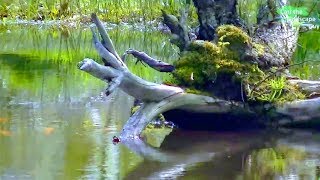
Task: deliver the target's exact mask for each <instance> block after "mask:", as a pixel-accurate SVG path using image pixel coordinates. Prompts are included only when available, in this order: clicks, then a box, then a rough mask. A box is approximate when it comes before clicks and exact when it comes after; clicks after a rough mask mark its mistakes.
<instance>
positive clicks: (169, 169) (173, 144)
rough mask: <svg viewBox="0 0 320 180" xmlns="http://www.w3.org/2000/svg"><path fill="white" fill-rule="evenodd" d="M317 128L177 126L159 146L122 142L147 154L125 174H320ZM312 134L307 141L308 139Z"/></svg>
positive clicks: (223, 176) (298, 176)
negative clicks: (222, 129)
mask: <svg viewBox="0 0 320 180" xmlns="http://www.w3.org/2000/svg"><path fill="white" fill-rule="evenodd" d="M319 137H320V134H319V133H312V132H303V131H285V132H283V131H277V132H267V131H266V132H262V131H260V132H237V133H227V132H224V133H222V132H219V133H213V132H211V133H199V132H175V133H173V134H171V135H169V137H167V138H166V140H165V141H164V143H163V144H162V147H161V148H160V149H154V148H152V147H150V146H148V145H147V144H144V143H143V142H142V141H141V140H135V141H130V142H124V144H125V145H126V146H127V147H128V148H129V149H131V150H132V151H133V152H135V153H137V154H139V155H142V156H143V157H144V158H145V160H144V161H143V162H142V163H140V164H139V166H138V167H137V168H136V169H135V170H134V171H132V172H130V173H129V174H128V175H127V176H126V177H125V179H138V178H146V179H167V178H174V179H175V178H178V177H183V179H193V178H195V177H196V178H197V179H318V178H319V177H320V176H319V162H320V159H319V158H320V156H319V155H320V152H319V151H312V149H313V148H311V149H310V150H309V148H308V147H310V146H311V147H312V146H314V147H319V145H320V144H319V142H318V140H317V139H318V138H319ZM305 139H308V143H306V142H305V141H304V140H305Z"/></svg>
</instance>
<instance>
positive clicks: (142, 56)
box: [122, 49, 174, 72]
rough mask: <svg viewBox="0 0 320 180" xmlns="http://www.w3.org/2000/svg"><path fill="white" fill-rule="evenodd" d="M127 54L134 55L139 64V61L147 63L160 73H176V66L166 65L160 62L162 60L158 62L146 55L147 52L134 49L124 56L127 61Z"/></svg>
mask: <svg viewBox="0 0 320 180" xmlns="http://www.w3.org/2000/svg"><path fill="white" fill-rule="evenodd" d="M127 54H131V55H133V56H134V57H135V58H137V59H138V61H137V63H138V62H139V61H142V62H144V63H146V64H147V65H148V66H150V67H151V68H153V69H155V70H157V71H160V72H172V71H174V66H173V65H171V64H169V63H166V62H163V61H160V60H157V59H154V58H152V57H150V56H149V55H148V54H146V53H145V52H142V51H137V50H134V49H129V50H127V51H126V52H125V54H124V56H122V57H123V58H122V59H123V60H124V59H125V56H126V55H127Z"/></svg>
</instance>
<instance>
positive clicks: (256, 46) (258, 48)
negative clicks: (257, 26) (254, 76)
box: [252, 42, 265, 56]
mask: <svg viewBox="0 0 320 180" xmlns="http://www.w3.org/2000/svg"><path fill="white" fill-rule="evenodd" d="M252 46H253V48H254V49H255V50H256V51H257V53H258V55H259V56H262V55H263V54H264V53H265V47H264V46H263V45H262V44H259V43H255V42H254V43H252Z"/></svg>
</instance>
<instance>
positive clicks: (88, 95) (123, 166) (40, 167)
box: [0, 26, 320, 180]
mask: <svg viewBox="0 0 320 180" xmlns="http://www.w3.org/2000/svg"><path fill="white" fill-rule="evenodd" d="M110 34H111V37H112V39H114V43H115V45H116V48H117V49H118V51H119V52H124V51H125V50H126V49H128V48H135V49H137V50H143V51H145V52H147V53H149V54H151V55H152V56H154V57H156V58H158V59H161V60H164V61H166V62H172V61H173V60H175V59H176V58H177V56H178V52H177V49H176V48H175V47H173V46H172V45H171V44H170V43H169V40H168V37H166V36H165V35H163V34H161V33H159V32H156V31H145V29H143V28H137V27H132V26H124V27H119V28H117V27H114V28H113V29H112V30H110ZM310 34H311V35H309V36H306V37H303V38H302V39H300V44H301V45H300V48H299V49H298V52H297V53H296V55H295V60H296V61H302V60H306V59H318V60H319V46H318V45H313V46H312V45H310V43H313V41H312V42H311V41H310V40H306V39H307V38H310V39H313V40H316V39H318V40H319V39H320V38H319V37H320V36H319V32H312V33H310ZM314 46H315V47H314ZM0 47H1V48H0V179H4V180H7V179H10V180H11V179H318V178H320V150H319V149H320V141H319V140H320V133H319V132H316V131H311V130H306V131H293V130H282V131H278V132H267V131H250V132H233V133H231V132H192V131H191V132H190V131H189V132H188V131H183V130H177V131H174V132H173V133H171V134H170V135H169V136H167V137H166V138H165V140H164V141H163V143H162V144H161V146H160V148H154V147H152V146H151V145H148V144H145V143H143V142H141V141H139V140H137V141H133V142H127V143H120V144H117V145H114V144H113V143H112V137H113V136H115V135H118V134H119V132H120V131H121V128H122V126H123V124H124V123H125V121H126V120H127V119H128V117H129V115H130V108H131V106H132V105H133V99H132V98H131V97H129V96H127V95H126V94H124V93H123V92H121V91H117V92H115V93H113V94H112V95H111V97H108V98H106V97H105V96H104V95H103V90H104V88H105V84H104V83H103V82H100V81H99V80H97V79H95V78H93V77H91V76H89V75H87V74H86V73H83V72H81V71H79V70H78V69H77V66H76V64H77V63H78V62H79V61H81V60H82V59H83V58H84V57H90V58H93V59H97V60H99V58H98V55H97V54H96V52H95V50H94V48H93V46H92V43H91V33H90V31H89V30H88V28H74V29H67V28H63V27H60V28H55V27H42V26H0ZM306 48H307V49H306ZM317 48H318V49H317ZM305 51H307V52H305ZM128 64H129V67H130V69H131V70H132V71H133V72H134V73H135V74H137V75H139V76H141V77H143V78H145V79H148V80H150V81H154V82H161V81H162V80H163V79H165V78H166V77H168V75H166V74H163V73H158V72H156V71H154V70H151V69H149V68H145V67H144V66H143V65H141V64H137V65H135V61H134V59H132V58H129V59H128ZM306 67H308V68H300V69H297V68H295V69H293V71H294V72H295V74H297V75H300V76H302V77H307V78H309V79H317V78H319V77H320V75H319V76H318V73H316V72H311V71H310V69H312V68H314V69H318V67H317V65H316V64H315V63H313V64H308V65H306ZM152 134H153V135H156V136H157V137H158V135H159V137H160V134H161V132H152V133H151V135H152ZM148 138H149V137H148ZM148 142H150V144H153V145H154V144H157V145H160V142H161V139H158V138H154V137H152V136H151V138H150V139H148Z"/></svg>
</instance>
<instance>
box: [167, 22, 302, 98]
mask: <svg viewBox="0 0 320 180" xmlns="http://www.w3.org/2000/svg"><path fill="white" fill-rule="evenodd" d="M217 34H218V42H217V44H214V43H212V42H208V41H194V42H192V43H191V44H190V46H189V48H188V51H186V52H184V53H183V54H182V55H181V57H180V59H179V60H178V61H176V62H175V67H176V70H175V71H174V73H173V75H174V78H175V80H174V81H175V82H177V85H179V86H184V87H187V90H186V92H189V93H193V94H204V93H207V92H208V89H207V87H208V84H210V83H212V82H214V81H215V79H216V78H217V77H218V76H220V77H221V76H229V77H230V76H231V77H232V78H231V79H233V80H235V81H234V82H237V83H239V84H240V83H241V84H242V85H243V87H245V88H244V91H245V93H246V94H247V96H248V98H249V99H250V100H254V101H262V102H272V103H274V102H275V103H281V102H285V101H292V100H295V99H303V98H305V96H304V94H303V93H302V92H301V91H300V90H299V89H298V88H296V87H294V86H293V85H290V84H289V83H287V81H286V80H285V78H283V77H279V76H276V75H271V76H270V77H269V75H270V74H268V73H265V72H263V71H262V70H261V69H259V67H258V65H256V64H253V63H250V61H245V60H240V59H241V58H240V57H241V56H242V55H243V53H244V51H246V50H247V49H248V48H252V49H254V51H256V52H257V53H258V55H263V54H264V52H265V47H264V46H263V45H262V44H259V43H256V42H253V40H252V39H251V38H250V37H249V36H248V35H247V34H246V33H245V32H244V31H242V30H241V29H240V28H237V27H235V26H231V25H223V26H220V27H219V28H218V29H217ZM226 79H230V78H226ZM259 82H260V83H259ZM257 86H258V87H257ZM221 91H224V89H221ZM211 94H212V93H211Z"/></svg>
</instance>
